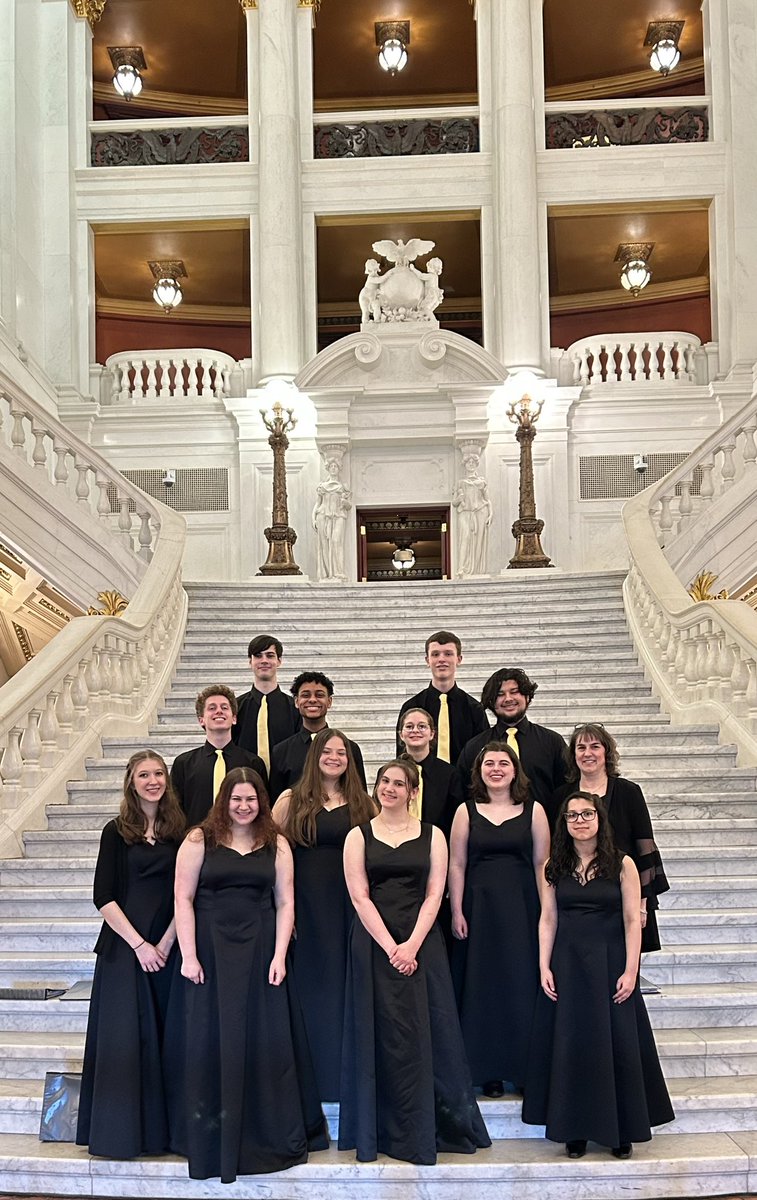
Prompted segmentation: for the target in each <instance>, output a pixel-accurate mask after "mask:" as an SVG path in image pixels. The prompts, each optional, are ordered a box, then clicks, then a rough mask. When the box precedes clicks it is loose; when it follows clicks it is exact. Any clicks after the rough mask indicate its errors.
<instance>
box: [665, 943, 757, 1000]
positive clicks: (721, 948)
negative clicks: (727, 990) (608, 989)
mask: <svg viewBox="0 0 757 1200" xmlns="http://www.w3.org/2000/svg"><path fill="white" fill-rule="evenodd" d="M661 940H662V939H661ZM643 975H644V978H645V979H648V980H649V982H650V983H656V984H657V985H658V986H659V987H663V988H664V987H665V986H666V985H667V984H675V983H727V982H728V981H729V980H733V982H735V983H755V982H757V943H755V942H737V943H734V942H730V943H729V942H721V943H720V944H709V945H708V944H703V945H694V944H688V945H684V946H676V947H669V946H668V945H667V944H666V945H664V946H663V948H662V950H659V951H656V952H655V953H654V954H649V955H647V957H646V958H645V959H644V969H643Z"/></svg>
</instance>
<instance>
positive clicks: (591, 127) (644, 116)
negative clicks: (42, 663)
mask: <svg viewBox="0 0 757 1200" xmlns="http://www.w3.org/2000/svg"><path fill="white" fill-rule="evenodd" d="M709 136H710V119H709V98H708V97H707V96H681V97H678V96H675V97H672V96H671V97H667V98H666V99H665V101H664V102H661V101H660V100H659V98H657V99H650V100H624V99H620V100H615V101H613V100H602V101H597V100H583V101H580V100H579V101H573V102H572V103H568V102H565V101H550V102H548V103H547V104H545V105H544V144H545V147H546V149H547V150H577V149H584V148H587V147H594V146H668V145H671V144H672V143H676V142H695V143H696V142H698V143H702V142H706V141H707V140H708V139H709Z"/></svg>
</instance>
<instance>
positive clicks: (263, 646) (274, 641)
mask: <svg viewBox="0 0 757 1200" xmlns="http://www.w3.org/2000/svg"><path fill="white" fill-rule="evenodd" d="M271 646H273V648H274V650H275V651H276V657H277V658H283V656H284V647H283V646H282V644H281V642H280V641H279V639H278V638H275V637H271V635H270V634H269V633H259V634H258V636H257V637H254V638H253V639H252V641H251V642H250V644H249V646H248V647H247V657H248V658H254V657H255V655H256V654H262V653H263V651H264V650H270V648H271Z"/></svg>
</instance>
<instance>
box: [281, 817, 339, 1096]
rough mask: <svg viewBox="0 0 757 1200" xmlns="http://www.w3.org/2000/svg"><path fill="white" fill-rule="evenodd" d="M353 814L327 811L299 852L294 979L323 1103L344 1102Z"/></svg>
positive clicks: (295, 903)
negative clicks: (347, 870) (347, 867)
mask: <svg viewBox="0 0 757 1200" xmlns="http://www.w3.org/2000/svg"><path fill="white" fill-rule="evenodd" d="M349 831H350V810H349V807H348V805H346V804H342V805H340V806H339V807H338V808H332V809H331V810H330V811H329V810H327V809H325V808H322V809H321V810H320V812H319V813H317V814H316V818H315V834H316V842H315V845H314V846H295V847H294V912H295V928H296V938H295V941H294V943H293V945H292V975H293V978H294V980H295V982H296V985H297V992H298V995H299V998H300V1002H301V1004H302V1013H303V1017H304V1019H305V1029H306V1031H307V1036H308V1042H309V1044H310V1051H311V1053H312V1056H313V1067H314V1069H315V1077H316V1082H317V1084H318V1094H319V1096H320V1098H321V1100H338V1099H339V1081H340V1076H341V1065H342V1030H343V1028H344V989H345V986H346V982H347V946H348V943H349V936H350V929H351V928H352V921H353V918H354V915H355V910H354V909H353V907H352V903H351V901H350V895H349V892H348V891H347V884H346V883H345V879H344V865H343V855H344V839H345V838H346V836H347V834H348V833H349Z"/></svg>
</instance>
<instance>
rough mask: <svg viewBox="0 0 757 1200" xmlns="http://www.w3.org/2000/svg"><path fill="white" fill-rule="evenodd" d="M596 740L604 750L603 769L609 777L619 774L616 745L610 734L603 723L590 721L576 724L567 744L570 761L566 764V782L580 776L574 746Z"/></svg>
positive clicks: (570, 781) (572, 781)
mask: <svg viewBox="0 0 757 1200" xmlns="http://www.w3.org/2000/svg"><path fill="white" fill-rule="evenodd" d="M589 740H591V741H597V742H600V743H601V745H602V746H604V751H605V771H606V772H607V775H608V777H609V778H610V779H615V778H617V776H618V775H620V754H619V753H618V745H617V742H616V741H615V738H614V737H613V736H612V734H610V733H608V732H607V730H606V729H605V727H604V725H597V724H595V723H594V722H592V721H589V722H587V724H586V725H576V727H575V729H574V730H573V733H572V735H571V739H570V745H569V746H568V758H569V759H570V763H569V766H568V782H569V783H575V781H576V780H577V779H580V778H581V772H580V771H579V769H578V764H577V762H576V746H577V745H578V743H579V742H585V741H589Z"/></svg>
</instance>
